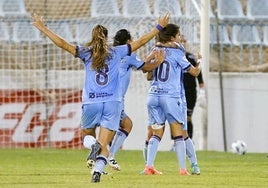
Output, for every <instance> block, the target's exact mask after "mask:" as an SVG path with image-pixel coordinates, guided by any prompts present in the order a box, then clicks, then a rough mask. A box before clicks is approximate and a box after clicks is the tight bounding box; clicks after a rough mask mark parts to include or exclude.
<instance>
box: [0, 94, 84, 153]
mask: <svg viewBox="0 0 268 188" xmlns="http://www.w3.org/2000/svg"><path fill="white" fill-rule="evenodd" d="M80 116H81V91H80V90H73V89H72V90H71V89H70V90H68V89H57V90H55V89H53V90H42V91H40V90H36V91H35V90H18V89H16V90H0V147H2V148H6V147H17V148H18V147H26V148H29V147H38V148H43V147H54V148H81V146H82V142H81V134H80Z"/></svg>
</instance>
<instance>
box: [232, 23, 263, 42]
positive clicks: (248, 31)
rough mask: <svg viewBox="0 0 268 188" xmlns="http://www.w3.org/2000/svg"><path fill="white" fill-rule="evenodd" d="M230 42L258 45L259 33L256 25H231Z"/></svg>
mask: <svg viewBox="0 0 268 188" xmlns="http://www.w3.org/2000/svg"><path fill="white" fill-rule="evenodd" d="M232 43H233V44H234V45H237V46H239V45H260V44H261V39H260V34H259V31H258V29H257V27H256V26H252V25H234V26H233V27H232Z"/></svg>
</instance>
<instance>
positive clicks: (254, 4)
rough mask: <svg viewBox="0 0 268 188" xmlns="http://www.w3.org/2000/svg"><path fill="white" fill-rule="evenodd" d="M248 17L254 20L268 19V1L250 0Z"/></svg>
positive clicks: (248, 2)
mask: <svg viewBox="0 0 268 188" xmlns="http://www.w3.org/2000/svg"><path fill="white" fill-rule="evenodd" d="M247 17H248V18H249V19H254V20H263V19H265V20H267V19H268V1H267V0H248V1H247Z"/></svg>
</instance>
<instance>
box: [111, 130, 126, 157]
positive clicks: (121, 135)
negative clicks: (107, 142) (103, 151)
mask: <svg viewBox="0 0 268 188" xmlns="http://www.w3.org/2000/svg"><path fill="white" fill-rule="evenodd" d="M127 136H128V132H126V131H125V130H123V129H119V130H118V131H117V132H116V134H115V136H114V139H113V142H112V145H111V147H110V156H112V157H114V155H115V154H116V152H117V151H118V150H119V149H120V147H121V146H122V145H123V143H124V141H125V140H126V138H127Z"/></svg>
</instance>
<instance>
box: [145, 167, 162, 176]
mask: <svg viewBox="0 0 268 188" xmlns="http://www.w3.org/2000/svg"><path fill="white" fill-rule="evenodd" d="M143 174H145V175H161V174H163V173H162V172H160V171H158V170H156V169H155V168H154V167H149V166H145V169H144V172H143Z"/></svg>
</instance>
